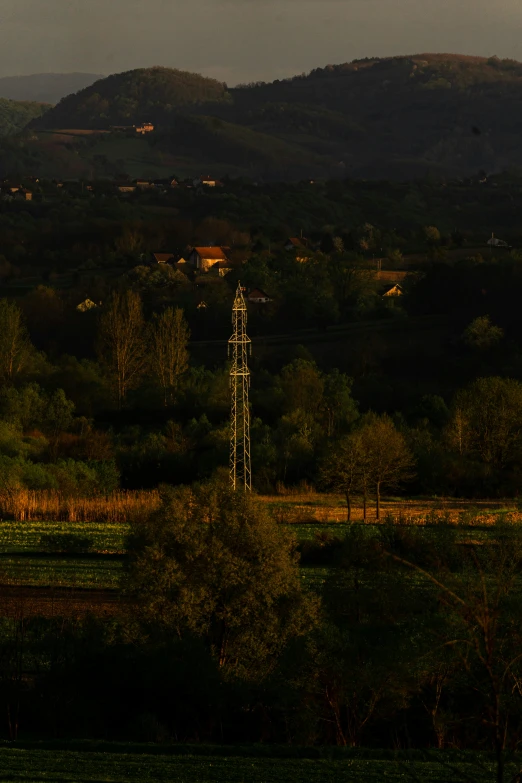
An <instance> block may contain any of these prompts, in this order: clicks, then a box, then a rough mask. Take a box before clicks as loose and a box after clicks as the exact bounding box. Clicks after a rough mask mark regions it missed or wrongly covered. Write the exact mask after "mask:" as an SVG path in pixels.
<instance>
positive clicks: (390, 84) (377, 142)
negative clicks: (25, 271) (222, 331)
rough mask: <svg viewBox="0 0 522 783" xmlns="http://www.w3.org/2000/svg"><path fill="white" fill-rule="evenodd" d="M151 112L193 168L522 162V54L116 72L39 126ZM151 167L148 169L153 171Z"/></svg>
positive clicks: (452, 171)
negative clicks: (245, 81) (215, 75)
mask: <svg viewBox="0 0 522 783" xmlns="http://www.w3.org/2000/svg"><path fill="white" fill-rule="evenodd" d="M143 120H151V121H152V122H154V123H155V124H156V126H157V132H156V133H155V134H153V135H152V138H149V139H147V140H143V144H144V145H147V146H149V145H152V147H153V148H154V149H155V151H156V152H157V153H166V154H173V155H175V156H178V157H180V158H182V159H183V165H184V170H191V171H192V170H193V171H194V173H198V172H199V171H200V168H201V165H202V164H203V163H204V164H205V167H206V168H209V167H210V168H211V167H213V166H215V167H219V168H220V170H223V167H225V168H226V167H227V166H229V167H230V170H231V171H233V172H234V173H235V174H237V173H244V174H246V175H251V176H256V177H265V178H270V179H277V178H288V179H295V178H306V177H314V178H317V177H320V176H323V177H354V178H375V179H379V178H391V179H409V178H417V177H423V176H426V175H427V174H431V175H435V176H459V175H466V174H475V173H476V172H477V171H479V170H482V169H484V170H486V171H487V172H493V171H499V170H503V169H506V168H509V167H522V142H521V135H520V129H521V128H522V64H521V63H518V62H515V61H513V60H499V59H497V58H490V59H486V58H480V57H465V56H460V55H437V54H421V55H414V56H408V57H406V56H405V57H392V58H383V59H371V60H363V61H360V60H359V61H354V62H352V63H346V64H344V65H335V66H327V67H326V68H319V69H316V70H314V71H312V72H311V73H310V74H308V75H307V76H298V77H295V78H293V79H286V80H282V81H275V82H272V83H269V84H264V83H261V84H254V85H245V86H240V87H236V88H233V89H228V88H227V87H226V85H223V84H222V83H220V82H217V81H214V80H211V79H206V78H204V77H202V76H199V75H196V74H189V73H185V72H182V71H175V70H172V69H168V68H149V69H141V70H136V71H128V72H126V73H123V74H116V75H114V76H110V77H108V78H106V79H102V80H100V81H98V82H96V83H95V84H94V85H91V86H90V87H88V88H86V89H84V90H82V91H81V92H79V93H77V94H76V95H71V96H69V97H67V98H65V99H64V100H62V101H61V102H60V104H59V105H58V106H56V107H55V108H54V109H51V110H50V111H49V112H48V113H47V114H45V116H43V117H41V118H39V119H38V120H35V121H34V122H33V123H32V127H34V128H35V129H44V128H47V129H50V128H51V129H52V128H56V129H60V128H90V129H96V128H107V127H108V126H109V125H111V124H134V123H138V122H141V121H143ZM143 173H145V172H143Z"/></svg>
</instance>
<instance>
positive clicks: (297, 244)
mask: <svg viewBox="0 0 522 783" xmlns="http://www.w3.org/2000/svg"><path fill="white" fill-rule="evenodd" d="M307 247H308V240H307V239H304V238H303V237H301V239H299V237H290V238H289V239H287V241H286V245H285V250H305V249H306V248H307Z"/></svg>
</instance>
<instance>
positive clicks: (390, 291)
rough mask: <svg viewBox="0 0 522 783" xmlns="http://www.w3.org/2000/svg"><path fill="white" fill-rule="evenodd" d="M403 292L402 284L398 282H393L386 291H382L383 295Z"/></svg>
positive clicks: (394, 294)
mask: <svg viewBox="0 0 522 783" xmlns="http://www.w3.org/2000/svg"><path fill="white" fill-rule="evenodd" d="M403 294H404V291H403V290H402V286H401V285H400V284H399V283H395V285H394V286H392V287H391V288H389V289H388V290H387V291H385V292H384V294H383V297H384V296H402V295H403Z"/></svg>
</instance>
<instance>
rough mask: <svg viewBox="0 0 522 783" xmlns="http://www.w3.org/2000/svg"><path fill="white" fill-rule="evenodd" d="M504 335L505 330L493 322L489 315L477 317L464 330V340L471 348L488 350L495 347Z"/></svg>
mask: <svg viewBox="0 0 522 783" xmlns="http://www.w3.org/2000/svg"><path fill="white" fill-rule="evenodd" d="M503 337H504V330H503V329H501V328H500V326H495V325H494V324H493V323H491V318H490V317H489V315H483V316H481V317H480V318H475V320H474V321H472V322H471V323H470V324H469V325H468V326H467V327H466V329H465V330H464V334H463V335H462V342H463V343H464V344H465V345H467V346H469V347H470V348H475V349H477V350H479V351H487V350H489V349H490V348H493V347H494V346H495V345H498V343H499V342H500V341H501V340H502V338H503Z"/></svg>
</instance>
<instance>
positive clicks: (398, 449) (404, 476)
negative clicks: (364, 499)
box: [359, 414, 415, 519]
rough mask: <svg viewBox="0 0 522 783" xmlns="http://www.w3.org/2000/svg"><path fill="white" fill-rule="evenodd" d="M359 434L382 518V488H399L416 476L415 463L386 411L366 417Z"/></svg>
mask: <svg viewBox="0 0 522 783" xmlns="http://www.w3.org/2000/svg"><path fill="white" fill-rule="evenodd" d="M359 435H360V438H361V444H362V445H361V448H362V449H363V451H364V453H365V455H366V457H365V459H366V460H367V462H368V473H369V480H370V483H372V484H373V485H374V487H375V490H376V516H377V519H380V512H381V490H382V489H383V488H386V489H396V488H397V487H399V486H400V485H401V484H402V483H403V482H404V481H407V480H408V479H410V478H413V476H414V472H413V467H414V464H415V463H414V459H413V456H412V453H411V451H410V449H409V448H408V445H407V444H406V439H405V438H404V435H402V433H400V432H399V431H398V430H397V429H396V428H395V425H394V423H393V421H392V420H391V419H390V417H389V416H387V415H386V414H384V415H383V416H376V415H375V414H370V415H369V416H367V417H366V420H365V422H364V424H363V426H362V427H361V428H360V430H359Z"/></svg>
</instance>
